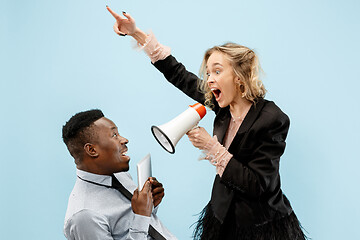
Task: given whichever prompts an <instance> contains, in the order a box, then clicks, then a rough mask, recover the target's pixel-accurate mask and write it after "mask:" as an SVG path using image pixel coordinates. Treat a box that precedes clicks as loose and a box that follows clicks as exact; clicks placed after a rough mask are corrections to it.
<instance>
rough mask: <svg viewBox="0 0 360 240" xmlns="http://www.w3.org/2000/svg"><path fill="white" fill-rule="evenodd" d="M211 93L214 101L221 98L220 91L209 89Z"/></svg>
mask: <svg viewBox="0 0 360 240" xmlns="http://www.w3.org/2000/svg"><path fill="white" fill-rule="evenodd" d="M211 91H212V93H213V94H214V96H215V99H216V101H217V100H218V99H219V98H220V97H221V91H220V90H219V89H217V88H211Z"/></svg>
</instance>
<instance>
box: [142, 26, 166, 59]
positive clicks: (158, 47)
mask: <svg viewBox="0 0 360 240" xmlns="http://www.w3.org/2000/svg"><path fill="white" fill-rule="evenodd" d="M138 46H139V49H140V50H144V52H145V53H146V55H148V56H149V58H150V60H151V62H152V63H155V62H157V61H159V60H164V59H165V58H167V57H168V56H170V54H171V49H170V47H168V46H164V45H162V44H160V43H159V42H158V40H157V39H156V37H155V35H154V34H153V33H152V32H150V34H149V35H148V36H147V38H146V40H145V44H144V45H143V46H141V45H138Z"/></svg>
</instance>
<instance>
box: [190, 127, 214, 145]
mask: <svg viewBox="0 0 360 240" xmlns="http://www.w3.org/2000/svg"><path fill="white" fill-rule="evenodd" d="M186 135H188V137H189V140H190V141H191V143H192V144H193V145H194V147H197V148H199V149H201V150H204V149H205V147H206V144H207V143H208V142H209V141H210V140H211V139H212V137H211V136H210V134H209V133H208V132H207V131H206V130H205V129H204V128H202V127H197V128H194V129H192V130H190V131H188V132H187V133H186Z"/></svg>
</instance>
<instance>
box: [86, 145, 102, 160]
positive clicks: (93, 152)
mask: <svg viewBox="0 0 360 240" xmlns="http://www.w3.org/2000/svg"><path fill="white" fill-rule="evenodd" d="M84 150H85V153H86V154H87V155H89V156H90V157H93V158H95V157H98V156H99V153H98V152H97V151H96V148H95V146H94V145H93V144H91V143H86V144H85V145H84Z"/></svg>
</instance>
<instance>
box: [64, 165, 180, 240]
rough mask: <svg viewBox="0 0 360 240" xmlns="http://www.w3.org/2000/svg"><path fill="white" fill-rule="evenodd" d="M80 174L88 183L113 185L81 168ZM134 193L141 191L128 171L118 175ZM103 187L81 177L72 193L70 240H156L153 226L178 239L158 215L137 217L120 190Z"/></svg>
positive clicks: (67, 232) (67, 223) (68, 215)
mask: <svg viewBox="0 0 360 240" xmlns="http://www.w3.org/2000/svg"><path fill="white" fill-rule="evenodd" d="M76 174H77V175H78V176H79V177H80V178H82V179H84V180H87V181H91V182H95V183H98V184H101V185H105V186H111V181H112V180H111V176H107V175H98V174H93V173H89V172H85V171H82V170H79V169H77V171H76ZM114 175H115V176H116V178H117V179H118V180H119V182H121V183H122V184H123V185H124V187H125V188H126V189H127V190H129V191H130V192H131V193H133V192H134V190H135V189H136V188H137V186H136V185H135V183H134V182H133V180H132V178H131V176H130V174H129V173H128V172H120V173H116V174H114ZM105 186H99V185H96V184H92V183H89V182H86V181H83V180H81V179H79V178H77V179H76V183H75V186H74V188H73V190H72V192H71V194H70V197H69V203H68V208H67V211H66V215H65V224H64V235H65V237H66V238H67V239H69V240H82V239H84V240H85V239H86V240H90V239H91V240H108V239H109V240H110V239H116V240H117V239H136V240H139V239H144V240H145V239H152V238H151V237H150V236H149V235H148V229H149V224H150V223H151V225H152V226H153V227H154V228H155V229H156V230H157V231H158V232H159V233H161V234H162V235H163V236H164V237H165V238H166V239H176V237H175V236H174V235H172V234H171V233H170V232H169V231H168V230H167V229H166V227H165V226H164V225H163V224H162V223H161V222H160V220H159V218H158V217H157V216H156V211H157V208H155V209H154V210H153V213H152V215H151V217H146V216H142V215H138V214H135V213H134V212H133V211H132V209H131V202H130V201H129V200H128V199H127V198H126V197H125V196H123V195H122V194H121V193H120V192H119V191H118V190H116V189H113V188H108V187H105Z"/></svg>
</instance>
